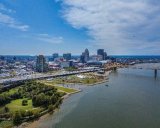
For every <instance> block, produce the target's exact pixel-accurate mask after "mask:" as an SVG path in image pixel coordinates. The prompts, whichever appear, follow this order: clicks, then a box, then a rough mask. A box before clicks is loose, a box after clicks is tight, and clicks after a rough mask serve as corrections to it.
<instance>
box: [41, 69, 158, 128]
mask: <svg viewBox="0 0 160 128" xmlns="http://www.w3.org/2000/svg"><path fill="white" fill-rule="evenodd" d="M106 85H108V86H106ZM158 127H160V71H158V74H157V78H155V77H154V71H153V70H150V69H131V68H127V69H119V70H118V71H115V72H112V73H111V74H110V76H109V82H107V83H105V84H99V85H96V86H93V87H87V88H84V89H83V92H81V93H77V94H74V95H72V96H70V97H69V98H68V99H66V100H65V101H64V102H63V104H62V105H61V108H60V109H59V110H58V111H57V112H56V113H54V114H53V116H50V117H48V118H46V119H45V120H44V121H43V122H41V123H40V124H39V128H158Z"/></svg>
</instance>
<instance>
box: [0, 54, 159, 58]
mask: <svg viewBox="0 0 160 128" xmlns="http://www.w3.org/2000/svg"><path fill="white" fill-rule="evenodd" d="M38 55H44V54H37V55H23V54H22V55H1V54H0V56H31V57H34V56H38ZM71 55H72V56H80V55H81V54H79V55H75V54H71ZM92 55H97V54H90V56H92ZM44 56H48V57H49V56H52V55H44ZM62 56H63V54H59V57H62ZM107 56H160V55H107Z"/></svg>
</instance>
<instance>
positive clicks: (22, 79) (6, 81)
mask: <svg viewBox="0 0 160 128" xmlns="http://www.w3.org/2000/svg"><path fill="white" fill-rule="evenodd" d="M99 70H102V68H94V69H88V70H81V71H72V72H66V73H60V74H54V75H53V74H52V75H48V74H43V75H39V76H36V75H31V76H23V77H15V78H9V79H2V80H0V84H2V85H4V86H6V85H12V84H15V83H18V82H26V81H29V80H42V79H49V78H56V77H64V76H69V75H76V74H80V73H88V72H97V71H99Z"/></svg>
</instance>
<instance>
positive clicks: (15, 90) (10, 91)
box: [1, 88, 18, 95]
mask: <svg viewBox="0 0 160 128" xmlns="http://www.w3.org/2000/svg"><path fill="white" fill-rule="evenodd" d="M17 91H18V88H14V89H10V90H9V91H7V92H3V93H1V94H5V93H7V94H9V95H12V94H14V93H15V92H17Z"/></svg>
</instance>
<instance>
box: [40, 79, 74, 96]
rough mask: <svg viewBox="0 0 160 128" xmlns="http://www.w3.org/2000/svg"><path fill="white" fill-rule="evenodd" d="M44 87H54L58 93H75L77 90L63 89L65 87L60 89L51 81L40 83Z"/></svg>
mask: <svg viewBox="0 0 160 128" xmlns="http://www.w3.org/2000/svg"><path fill="white" fill-rule="evenodd" d="M40 82H42V83H44V84H46V85H49V86H54V87H55V88H57V89H58V90H59V91H63V92H66V93H74V92H76V91H77V90H75V89H72V88H65V87H62V86H56V85H55V84H54V83H53V82H52V81H45V80H43V81H40Z"/></svg>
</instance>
